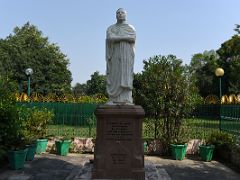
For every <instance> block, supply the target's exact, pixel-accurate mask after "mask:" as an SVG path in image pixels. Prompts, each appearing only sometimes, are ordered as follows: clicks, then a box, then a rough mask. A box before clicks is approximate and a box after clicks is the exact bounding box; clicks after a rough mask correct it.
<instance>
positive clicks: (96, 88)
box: [72, 71, 107, 97]
mask: <svg viewBox="0 0 240 180" xmlns="http://www.w3.org/2000/svg"><path fill="white" fill-rule="evenodd" d="M72 91H73V94H74V96H75V97H79V96H81V95H88V96H92V95H96V94H99V95H104V96H107V93H106V76H105V75H102V74H100V73H99V72H98V71H96V72H94V73H93V74H92V75H91V79H90V80H88V81H87V82H86V83H83V84H80V83H77V84H76V85H75V86H74V87H73V89H72Z"/></svg>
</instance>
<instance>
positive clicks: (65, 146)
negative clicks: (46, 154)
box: [55, 138, 72, 156]
mask: <svg viewBox="0 0 240 180" xmlns="http://www.w3.org/2000/svg"><path fill="white" fill-rule="evenodd" d="M71 142H72V141H71V139H65V138H62V139H59V140H56V141H55V145H56V150H57V154H58V155H61V156H66V155H67V154H68V152H69V147H70V144H71Z"/></svg>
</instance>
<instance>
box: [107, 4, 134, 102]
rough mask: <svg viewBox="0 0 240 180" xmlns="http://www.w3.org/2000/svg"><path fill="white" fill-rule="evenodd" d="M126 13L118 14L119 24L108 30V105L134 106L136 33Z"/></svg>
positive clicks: (119, 10) (120, 12) (123, 11)
mask: <svg viewBox="0 0 240 180" xmlns="http://www.w3.org/2000/svg"><path fill="white" fill-rule="evenodd" d="M126 15H127V13H126V11H125V10H124V9H122V8H120V9H118V10H117V12H116V18H117V23H116V24H114V25H111V26H110V27H109V28H108V29H107V38H106V61H107V70H106V75H107V93H108V95H109V101H108V103H107V104H110V105H116V104H127V105H133V99H132V89H133V66H134V57H135V50H134V49H135V48H134V46H135V40H136V31H135V29H134V27H133V26H132V25H129V24H127V23H126Z"/></svg>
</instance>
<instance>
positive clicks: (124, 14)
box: [116, 8, 127, 21]
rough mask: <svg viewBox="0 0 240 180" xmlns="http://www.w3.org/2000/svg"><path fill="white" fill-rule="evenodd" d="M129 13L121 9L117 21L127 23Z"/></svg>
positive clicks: (117, 13) (117, 14) (118, 11)
mask: <svg viewBox="0 0 240 180" xmlns="http://www.w3.org/2000/svg"><path fill="white" fill-rule="evenodd" d="M126 17H127V11H126V10H125V9H123V8H119V9H118V10H117V12H116V18H117V21H126Z"/></svg>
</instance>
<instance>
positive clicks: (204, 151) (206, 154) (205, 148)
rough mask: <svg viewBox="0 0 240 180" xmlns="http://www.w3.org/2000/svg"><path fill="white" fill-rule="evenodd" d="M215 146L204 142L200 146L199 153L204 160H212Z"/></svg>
mask: <svg viewBox="0 0 240 180" xmlns="http://www.w3.org/2000/svg"><path fill="white" fill-rule="evenodd" d="M214 148H215V146H214V145H211V144H202V145H200V146H199V153H200V156H201V158H202V160H204V161H211V160H212V156H213V151H214Z"/></svg>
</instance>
